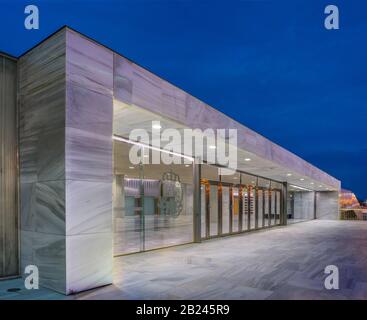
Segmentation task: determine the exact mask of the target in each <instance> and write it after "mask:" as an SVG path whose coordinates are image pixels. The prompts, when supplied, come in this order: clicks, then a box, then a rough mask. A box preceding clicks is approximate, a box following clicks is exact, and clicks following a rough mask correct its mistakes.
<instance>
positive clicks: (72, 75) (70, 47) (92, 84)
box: [66, 29, 113, 96]
mask: <svg viewBox="0 0 367 320" xmlns="http://www.w3.org/2000/svg"><path fill="white" fill-rule="evenodd" d="M66 81H67V82H71V83H73V84H76V85H78V86H81V87H83V88H86V89H89V90H92V91H95V92H98V93H101V94H104V95H107V96H112V92H113V53H112V51H110V50H108V49H106V48H104V47H103V46H101V45H99V44H97V43H95V42H93V41H91V40H88V39H86V38H85V37H83V36H81V35H80V34H77V33H75V32H74V31H71V30H69V29H68V30H67V32H66Z"/></svg>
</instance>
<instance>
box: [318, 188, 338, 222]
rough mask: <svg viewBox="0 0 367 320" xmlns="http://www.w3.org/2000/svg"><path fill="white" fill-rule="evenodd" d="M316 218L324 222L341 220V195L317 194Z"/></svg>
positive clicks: (330, 193)
mask: <svg viewBox="0 0 367 320" xmlns="http://www.w3.org/2000/svg"><path fill="white" fill-rule="evenodd" d="M316 218H317V219H323V220H338V219H339V193H338V192H317V193H316Z"/></svg>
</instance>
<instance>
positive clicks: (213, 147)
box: [209, 146, 217, 149]
mask: <svg viewBox="0 0 367 320" xmlns="http://www.w3.org/2000/svg"><path fill="white" fill-rule="evenodd" d="M216 148H217V147H216V146H209V149H216Z"/></svg>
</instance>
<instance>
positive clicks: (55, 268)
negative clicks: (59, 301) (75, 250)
mask: <svg viewBox="0 0 367 320" xmlns="http://www.w3.org/2000/svg"><path fill="white" fill-rule="evenodd" d="M33 254H34V264H35V265H36V266H37V267H38V269H39V276H40V285H41V286H44V287H46V288H50V289H53V290H55V291H58V292H61V293H65V292H66V290H65V284H66V263H65V258H66V256H65V254H66V251H65V236H61V235H53V234H47V233H37V232H34V233H33Z"/></svg>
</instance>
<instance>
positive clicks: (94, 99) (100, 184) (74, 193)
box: [65, 29, 113, 293]
mask: <svg viewBox="0 0 367 320" xmlns="http://www.w3.org/2000/svg"><path fill="white" fill-rule="evenodd" d="M112 93H113V54H112V52H110V51H109V50H107V49H105V48H104V47H102V46H99V45H97V44H95V43H94V42H92V41H90V40H88V39H86V38H84V37H83V36H81V35H80V34H78V33H75V32H73V31H71V30H69V29H67V31H66V143H65V148H66V158H65V161H66V165H65V175H66V180H67V184H66V262H67V263H66V270H67V275H68V276H67V283H66V286H67V288H66V290H67V292H68V293H71V292H77V291H82V290H87V289H90V288H94V287H98V286H102V285H106V284H109V283H112V262H113V260H112V259H113V252H112V243H113V241H112V232H113V230H112V117H113V101H112Z"/></svg>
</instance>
